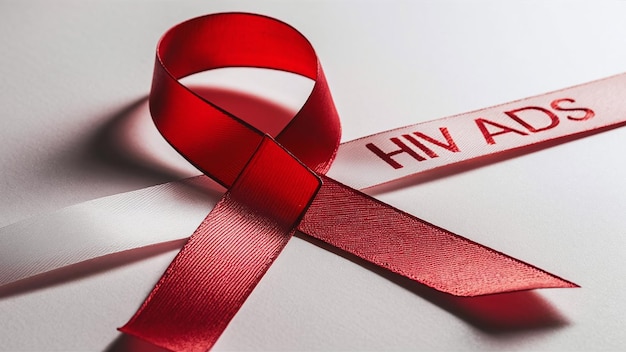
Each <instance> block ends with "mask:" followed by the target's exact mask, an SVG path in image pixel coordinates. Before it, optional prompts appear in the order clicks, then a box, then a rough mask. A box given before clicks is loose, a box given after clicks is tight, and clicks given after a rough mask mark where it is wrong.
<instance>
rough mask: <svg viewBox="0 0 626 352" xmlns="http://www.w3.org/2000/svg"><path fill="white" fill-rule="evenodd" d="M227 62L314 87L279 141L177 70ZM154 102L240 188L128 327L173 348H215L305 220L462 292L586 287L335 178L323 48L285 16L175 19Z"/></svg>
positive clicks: (170, 130)
mask: <svg viewBox="0 0 626 352" xmlns="http://www.w3.org/2000/svg"><path fill="white" fill-rule="evenodd" d="M220 67H261V68H270V69H276V70H282V71H287V72H292V73H296V74H299V75H302V76H305V77H308V78H310V79H313V80H314V81H315V85H314V87H313V90H312V92H311V95H310V96H309V98H308V100H307V101H306V103H305V104H304V106H303V107H302V109H301V110H300V111H299V112H298V114H296V116H295V117H294V118H293V119H292V121H291V122H290V123H289V125H288V126H287V127H286V128H285V129H284V130H283V131H282V132H281V133H280V134H279V135H278V136H277V137H276V141H274V140H272V139H271V138H270V137H268V136H264V134H263V132H262V131H259V130H257V129H256V128H255V127H253V126H250V125H249V124H247V123H245V122H244V121H242V120H240V119H238V118H237V117H236V116H233V115H231V114H229V113H228V112H226V111H224V110H222V109H221V108H219V107H218V106H216V105H214V104H213V103H211V102H210V101H206V100H204V99H203V98H201V97H200V96H198V95H197V94H195V93H194V92H193V91H191V90H189V89H187V88H186V87H185V86H183V85H182V84H181V83H180V82H179V79H181V78H182V77H185V76H187V75H190V74H194V73H197V72H201V71H205V70H209V69H215V68H220ZM150 109H151V113H152V116H153V118H154V121H155V124H156V126H157V128H158V129H159V131H160V132H161V133H162V134H163V136H164V137H165V138H166V139H167V140H168V142H169V143H170V144H171V145H172V146H173V147H174V148H175V149H176V150H178V151H179V152H180V153H181V154H182V155H183V156H184V157H185V158H186V159H187V160H189V161H190V162H191V163H192V164H194V165H195V166H196V167H197V168H198V169H200V170H201V171H202V172H204V173H205V174H206V175H208V176H209V177H211V178H213V179H214V180H216V181H217V182H219V183H221V184H222V185H224V186H226V187H228V189H229V190H228V192H227V193H226V194H225V195H224V198H223V199H222V200H221V201H220V202H219V203H218V205H217V206H216V207H215V208H214V209H213V210H212V211H211V213H210V214H209V215H208V216H207V218H206V219H205V221H204V222H203V223H202V224H201V225H200V227H199V228H198V229H197V230H196V231H195V232H194V234H193V235H192V236H191V237H190V239H189V241H188V243H187V244H186V245H185V247H184V248H183V249H182V250H181V252H180V253H179V254H178V256H177V257H176V258H175V259H174V261H173V262H172V264H171V265H170V267H169V268H168V269H167V271H166V272H165V274H164V275H163V277H162V278H161V280H160V281H159V283H158V284H157V285H156V287H155V288H154V290H153V291H152V293H150V295H149V296H148V298H147V299H146V301H145V302H144V304H143V305H142V306H141V308H140V309H139V310H138V311H137V313H136V314H135V316H134V317H133V318H132V319H131V320H130V321H129V322H128V323H127V324H126V325H125V326H124V327H122V328H120V330H121V331H123V332H126V333H129V334H133V335H136V336H138V337H140V338H143V339H145V340H147V341H150V342H152V343H154V344H157V345H160V346H163V347H166V348H169V349H173V350H185V351H187V350H189V351H195V350H198V351H200V350H207V349H209V348H210V347H211V346H212V345H213V343H214V342H215V341H216V340H217V338H218V337H219V335H220V334H221V332H222V331H223V330H224V329H225V327H226V325H227V324H228V322H229V321H230V320H231V319H232V317H233V316H234V314H235V313H236V312H237V310H238V309H239V307H240V306H241V305H242V304H243V302H244V301H245V299H246V298H247V296H248V295H249V293H250V292H251V291H252V289H253V288H254V286H255V285H256V284H257V283H258V281H259V280H260V279H261V277H262V276H263V274H264V273H265V271H266V270H267V268H268V267H269V265H271V263H272V262H273V261H274V259H275V258H276V256H277V255H278V253H279V252H280V250H281V249H282V248H283V247H284V246H285V244H286V243H287V241H288V240H289V238H290V237H291V235H292V234H293V232H294V230H295V229H296V227H297V229H298V230H300V231H302V232H304V233H306V234H309V235H311V236H313V237H315V238H317V239H320V240H322V241H324V242H326V243H328V244H330V245H332V246H335V247H337V248H339V249H341V250H344V251H346V252H349V253H351V254H353V255H356V256H358V257H360V258H363V259H365V260H367V261H369V262H371V263H374V264H376V265H378V266H380V267H383V268H386V269H388V270H391V271H393V272H395V273H398V274H401V275H404V276H406V277H408V278H411V279H413V280H415V281H418V282H420V283H423V284H425V285H428V286H430V287H432V288H435V289H437V290H440V291H443V292H447V293H451V294H454V295H463V296H473V295H481V294H489V293H497V292H506V291H514V290H523V289H532V288H540V287H575V286H576V285H575V284H573V283H570V282H568V281H565V280H563V279H561V278H558V277H556V276H554V275H552V274H549V273H547V272H545V271H543V270H540V269H538V268H535V267H533V266H531V265H528V264H526V263H523V262H521V261H518V260H516V259H514V258H511V257H508V256H506V255H504V254H502V253H499V252H497V251H494V250H492V249H489V248H487V247H484V246H482V245H479V244H477V243H474V242H472V241H470V240H468V239H465V238H463V237H460V236H458V235H455V234H452V233H450V232H448V231H446V230H443V229H441V228H439V227H437V226H434V225H432V224H429V223H427V222H425V221H423V220H420V219H418V218H416V217H414V216H412V215H410V214H406V213H404V212H402V211H400V210H398V209H395V208H393V207H391V206H389V205H387V204H384V203H382V202H380V201H377V200H375V199H373V198H371V197H369V196H367V195H365V194H363V193H361V192H359V191H357V190H354V189H351V188H350V187H348V186H345V185H343V184H341V183H339V182H337V181H334V180H332V179H330V178H328V177H326V176H324V174H325V173H326V171H327V170H328V168H329V167H330V165H331V163H332V160H333V157H334V155H335V152H336V150H337V146H338V145H339V140H340V127H339V118H338V116H337V112H336V110H335V107H334V105H333V102H332V98H331V96H330V91H329V89H328V86H327V84H326V80H325V78H324V74H323V72H322V69H321V66H320V64H319V61H318V59H317V56H316V55H315V52H314V51H313V48H312V46H311V45H310V43H309V42H308V41H307V40H306V39H305V38H304V37H303V36H302V35H301V34H300V33H298V32H297V31H296V30H295V29H293V28H292V27H290V26H288V25H286V24H284V23H282V22H280V21H277V20H275V19H271V18H268V17H264V16H260V15H253V14H243V13H230V14H217V15H209V16H205V17H200V18H196V19H192V20H190V21H187V22H184V23H182V24H179V25H178V26H176V27H174V28H172V29H171V30H170V31H168V32H167V33H166V34H165V35H164V37H163V38H162V40H161V42H160V43H159V46H158V49H157V61H156V65H155V72H154V80H153V86H152V92H151V94H150ZM261 118H271V116H267V117H261ZM304 165H306V166H304ZM307 167H308V168H307ZM311 170H312V171H311ZM316 174H317V176H316ZM317 177H321V179H322V180H323V183H322V185H321V188H320V189H319V192H318V187H319V185H320V183H319V182H320V181H319V179H318V178H317ZM309 205H310V207H309ZM307 208H308V211H307ZM302 217H303V218H302ZM300 218H302V221H300Z"/></svg>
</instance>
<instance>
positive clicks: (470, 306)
mask: <svg viewBox="0 0 626 352" xmlns="http://www.w3.org/2000/svg"><path fill="white" fill-rule="evenodd" d="M222 11H247V12H258V13H262V14H266V15H270V16H273V17H276V18H279V19H281V20H283V21H285V22H287V23H290V24H291V25H293V26H294V27H296V28H298V29H299V30H300V31H301V32H302V33H304V34H305V35H306V36H307V37H308V38H309V40H310V41H311V42H312V43H313V45H314V47H315V49H316V50H317V53H318V55H319V57H320V60H321V62H322V65H323V67H324V69H325V72H326V76H327V78H328V81H329V84H330V86H331V90H332V92H333V96H334V99H335V101H336V104H337V108H338V110H339V113H340V115H341V118H342V124H343V130H344V132H343V140H349V139H353V138H357V137H360V136H364V135H367V134H371V133H374V132H378V131H381V130H386V129H390V128H394V127H399V126H403V125H407V124H413V123H416V122H420V121H427V120H431V119H435V118H438V117H443V116H447V115H451V114H456V113H461V112H465V111H468V110H474V109H478V108H482V107H486V106H490V105H495V104H498V103H504V102H507V101H510V100H514V99H519V98H524V97H527V96H530V95H535V94H540V93H543V92H547V91H550V90H554V89H558V88H563V87H566V86H570V85H574V84H578V83H584V82H586V81H590V80H594V79H599V78H603V77H606V76H609V75H613V74H617V73H621V72H625V71H626V49H624V48H625V45H624V38H626V21H624V18H625V16H626V2H623V1H620V2H612V1H602V2H599V1H595V2H591V1H588V2H571V1H567V2H546V1H532V2H527V1H526V2H499V1H491V2H486V1H481V2H466V1H463V2H451V1H445V2H441V1H437V2H435V1H432V2H415V1H384V2H383V1H377V2H373V1H369V2H364V1H336V0H334V1H303V2H295V1H264V2H258V1H249V2H247V1H236V2H233V1H228V2H227V1H212V2H208V1H134V2H130V1H87V2H84V1H56V2H50V1H0V33H1V35H0V50H1V51H0V79H1V81H0V82H1V83H0V119H1V121H2V122H1V124H0V143H1V144H0V170H1V171H0V195H1V197H0V225H2V226H4V225H8V224H10V223H13V222H16V221H19V220H21V219H25V218H28V217H31V216H36V215H37V214H41V213H46V212H49V211H52V210H55V209H59V208H62V207H64V206H68V205H72V204H76V203H80V202H82V201H86V200H90V199H95V198H99V197H102V196H106V195H112V194H116V193H120V192H125V191H130V190H135V189H139V188H142V187H146V186H150V185H154V184H157V183H162V182H166V181H170V180H175V179H179V178H182V177H184V176H188V175H190V174H193V172H192V171H190V170H189V169H188V168H185V167H184V166H182V165H180V166H178V165H179V164H176V163H177V162H175V161H172V165H168V164H167V163H166V162H163V159H161V158H160V154H157V155H154V154H155V153H154V152H150V151H149V150H146V149H145V148H143V144H142V143H141V142H142V138H143V136H146V135H149V134H150V133H153V132H154V131H152V130H151V128H152V127H151V125H150V124H149V123H144V122H145V121H147V115H146V111H145V105H143V100H142V99H145V97H146V95H147V93H148V91H149V86H150V80H151V73H152V65H153V57H154V48H155V45H156V42H157V40H158V38H159V37H160V35H161V34H162V33H163V32H164V31H165V30H167V29H168V28H169V27H171V26H172V25H174V24H176V23H178V22H181V21H183V20H185V19H188V18H191V17H196V16H199V15H203V14H207V13H212V12H222ZM624 89H625V91H626V87H624ZM620 94H622V93H620ZM624 95H625V98H626V93H624ZM130 115H133V116H137V115H141V116H143V117H145V121H144V120H142V118H138V120H137V119H135V120H132V121H131V122H129V119H130V118H129V117H128V116H130ZM129 125H132V126H131V127H133V128H134V129H135V131H138V132H137V133H138V136H139V137H137V138H135V137H133V136H125V137H124V138H122V137H120V138H119V139H120V140H125V141H126V142H125V143H121V142H120V143H117V142H116V141H117V139H116V136H120V135H123V134H124V130H125V128H126V127H128V126H129ZM129 128H130V127H129ZM140 137H141V138H140ZM625 137H626V129H624V128H619V129H614V130H611V131H608V132H604V133H601V134H597V135H593V136H590V137H587V138H584V139H580V140H576V141H573V142H570V143H567V144H562V145H559V146H555V147H552V148H549V149H544V150H541V151H537V152H534V153H531V154H526V155H520V156H518V157H515V158H512V159H508V160H504V161H500V162H498V163H494V164H489V165H483V166H481V167H476V168H472V169H468V170H466V171H465V172H460V173H455V174H449V175H444V176H442V177H440V178H436V179H432V180H428V181H427V182H422V183H420V184H413V185H405V187H403V188H398V189H395V190H392V191H387V192H384V193H383V192H379V193H378V194H377V195H376V196H377V197H380V198H381V199H382V200H384V201H386V202H389V203H391V204H394V205H396V206H398V207H400V208H402V209H404V210H406V211H408V212H410V213H413V214H415V215H417V216H419V217H422V218H424V219H426V220H429V221H431V222H433V223H435V224H437V225H440V226H442V227H445V228H447V229H449V230H452V231H454V232H456V233H458V234H461V235H463V236H465V237H468V238H471V239H472V240H475V241H477V242H480V243H483V244H485V245H488V246H491V247H493V248H496V249H498V250H500V251H503V252H505V253H507V254H510V255H512V256H514V257H517V258H520V259H522V260H524V261H527V262H530V263H533V264H535V265H537V266H539V267H541V268H543V269H546V270H548V271H550V272H552V273H555V274H557V275H560V276H563V277H565V278H567V279H569V280H572V281H574V282H576V283H578V284H579V285H581V286H582V288H580V289H559V290H539V291H536V292H532V293H518V294H512V295H500V296H495V297H486V298H480V299H475V300H469V301H468V300H451V299H448V298H447V297H442V296H441V295H437V294H433V293H432V292H430V291H428V290H423V289H419V288H415V287H413V286H411V285H406V284H402V283H398V282H394V281H393V280H388V279H386V278H384V277H382V276H381V275H378V274H376V273H374V272H372V271H369V270H367V269H366V268H363V267H361V266H359V265H357V264H355V263H353V262H351V261H348V260H346V259H344V258H342V257H340V256H337V255H335V254H333V253H330V252H327V251H325V250H323V249H321V248H319V247H316V246H315V245H313V244H310V243H308V242H306V241H304V240H302V239H300V238H295V239H294V240H292V241H291V242H290V243H289V245H288V246H287V248H286V249H285V251H284V252H283V253H282V254H281V256H280V257H279V259H278V260H277V261H276V263H275V264H274V265H273V266H272V268H271V269H270V270H269V272H268V274H267V275H266V276H265V277H264V279H263V280H262V282H261V283H260V284H259V286H258V287H257V288H256V289H255V291H254V292H253V294H252V295H251V297H250V298H249V300H248V301H247V302H246V304H245V305H244V307H243V308H242V310H241V311H240V312H239V313H238V314H237V316H236V317H235V319H234V320H233V321H232V323H231V324H230V326H229V327H228V329H227V330H226V332H225V333H224V334H223V335H222V337H221V338H220V340H219V341H218V344H217V345H216V347H215V349H216V350H243V349H260V350H276V349H287V350H320V349H323V350H326V349H333V350H337V349H341V350H353V349H358V350H362V349H368V350H389V349H395V350H459V349H463V350H618V349H623V348H624V346H625V344H626V337H625V335H624V333H623V331H624V329H625V328H626V323H625V322H624V321H625V320H624V317H625V316H626V303H624V297H625V293H624V292H626V282H625V280H624V279H623V278H624V276H625V275H626V266H625V265H624V259H623V258H624V257H625V256H626V217H625V216H624V215H623V214H624V212H625V211H626V187H624V185H623V183H624V180H625V179H626V162H624V157H623V151H624V150H625V146H626V138H625ZM125 148H126V149H129V150H132V151H133V153H130V152H129V153H127V150H126V149H125ZM127 154H133V155H134V156H128V155H127ZM168 158H169V157H168ZM146 160H148V161H146ZM85 230H86V231H89V229H85ZM50 231H54V228H51V229H50ZM175 253H176V250H175V249H173V250H172V249H170V250H166V251H165V250H162V249H161V250H160V251H159V250H157V251H152V252H149V253H141V255H138V256H136V257H133V258H126V259H124V260H121V261H119V262H116V263H112V264H111V263H109V265H106V266H105V267H104V268H105V269H103V270H93V269H94V268H91V270H86V271H83V272H82V273H80V275H78V274H77V275H75V276H73V277H65V278H63V279H58V280H50V279H46V278H45V277H44V278H41V280H43V281H41V283H40V284H31V285H29V286H28V287H27V288H25V289H19V290H9V291H7V290H4V291H0V350H7V351H13V350H80V351H82V350H95V351H97V350H125V349H132V348H140V349H144V350H145V349H147V348H148V346H146V345H141V344H140V343H139V342H137V341H135V340H133V339H129V338H127V337H122V336H121V335H120V334H119V333H118V332H117V331H116V330H115V329H116V327H119V326H121V325H123V324H124V323H125V322H126V321H127V319H128V318H130V316H131V315H132V314H133V313H134V311H135V310H136V308H137V307H138V305H139V304H140V303H141V302H142V300H143V298H144V297H145V295H146V294H147V293H148V292H149V291H150V289H151V288H152V286H153V284H154V283H155V282H156V280H157V279H158V278H159V276H160V274H161V273H162V272H163V270H164V269H165V268H166V267H167V264H168V263H169V261H170V260H171V259H172V258H173V256H174V255H175ZM46 280H48V281H46ZM486 316H490V317H492V318H489V319H488V318H487V317H486ZM494 319H495V320H494ZM133 346H134V347H133Z"/></svg>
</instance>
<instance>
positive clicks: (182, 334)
mask: <svg viewBox="0 0 626 352" xmlns="http://www.w3.org/2000/svg"><path fill="white" fill-rule="evenodd" d="M320 183H321V181H320V180H319V178H318V177H317V176H316V175H315V174H314V173H313V172H312V171H310V170H309V169H308V168H306V167H305V166H303V165H302V164H300V163H299V161H298V160H297V159H295V158H293V157H292V156H291V155H290V154H288V153H287V152H286V151H285V150H283V149H282V148H281V147H280V146H279V145H278V144H276V143H275V142H274V141H273V140H271V139H270V138H264V139H263V142H262V143H261V144H260V146H259V148H258V149H257V152H256V153H255V154H254V156H253V158H252V159H251V160H250V162H249V163H248V165H247V166H246V168H245V169H244V171H243V172H242V173H241V174H240V176H239V177H238V178H237V180H236V181H235V183H234V185H233V186H232V187H231V188H230V189H229V191H228V192H227V193H226V194H225V195H224V197H223V198H222V199H221V200H220V202H219V203H218V204H217V205H216V206H215V208H214V209H213V211H211V212H210V213H209V215H207V217H206V219H205V220H204V221H203V222H202V223H201V224H200V226H199V227H198V229H197V230H196V231H195V232H194V233H193V235H192V236H191V237H190V238H189V241H188V242H187V243H186V244H185V246H184V247H183V249H182V250H181V251H180V252H179V254H178V255H177V256H176V258H174V260H173V261H172V263H171V264H170V266H169V267H168V269H167V270H166V272H165V273H164V274H163V276H162V277H161V279H160V280H159V282H158V284H157V285H156V286H155V288H154V289H153V290H152V292H151V293H150V295H149V296H148V298H147V299H146V300H145V302H144V303H143V304H142V306H141V308H140V309H139V310H138V311H137V313H135V315H134V316H133V317H132V318H131V320H130V321H129V322H128V323H127V324H126V325H124V326H123V327H121V328H120V329H119V330H120V331H122V332H124V333H127V334H131V335H134V336H136V337H138V338H141V339H143V340H146V341H148V342H150V343H153V344H155V345H158V346H161V347H165V348H168V349H170V350H174V351H206V350H208V349H210V348H211V346H213V344H214V343H215V341H217V339H218V338H219V336H220V335H221V333H222V332H223V331H224V329H225V328H226V326H227V325H228V323H229V322H230V321H231V319H232V318H233V317H234V316H235V314H236V313H237V311H238V310H239V308H240V307H241V306H242V305H243V303H244V301H245V300H246V298H247V297H248V296H249V295H250V293H251V292H252V290H253V289H254V287H255V286H256V285H257V283H258V282H259V281H260V280H261V278H262V277H263V275H264V274H265V272H266V271H267V269H268V268H269V266H270V265H271V264H272V263H273V262H274V260H275V259H276V257H277V256H278V254H279V253H280V252H281V250H282V249H283V248H284V247H285V245H286V244H287V242H288V241H289V239H290V238H291V236H292V235H293V233H294V232H295V226H296V225H297V223H298V222H299V221H300V218H301V216H302V214H303V213H304V212H305V211H306V209H307V207H308V205H309V204H310V202H311V200H312V198H313V197H314V196H315V194H316V192H317V190H318V189H319V186H320Z"/></svg>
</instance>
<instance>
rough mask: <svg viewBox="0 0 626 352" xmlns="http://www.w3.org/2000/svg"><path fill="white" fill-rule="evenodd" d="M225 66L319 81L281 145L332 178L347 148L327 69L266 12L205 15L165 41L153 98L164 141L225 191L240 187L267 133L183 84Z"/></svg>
mask: <svg viewBox="0 0 626 352" xmlns="http://www.w3.org/2000/svg"><path fill="white" fill-rule="evenodd" d="M223 67H259V68H268V69H275V70H281V71H285V72H291V73H294V74H298V75H301V76H304V77H307V78H310V79H312V80H314V81H315V84H314V86H313V90H312V91H311V94H310V95H309V98H308V99H307V101H306V102H305V104H304V106H303V107H302V109H301V110H300V111H299V112H298V113H297V114H296V116H294V117H293V119H292V120H291V122H290V123H289V124H288V125H287V127H286V128H285V129H284V130H283V131H282V132H281V133H279V134H278V136H277V137H276V140H277V141H278V142H279V143H280V144H281V145H283V146H284V147H285V148H286V149H287V150H289V152H290V153H292V154H294V155H295V156H296V157H297V158H298V159H299V160H300V161H302V162H303V163H304V164H305V165H307V166H308V167H310V168H311V169H313V170H315V171H316V172H320V173H325V172H326V171H327V170H328V168H329V167H330V164H331V162H332V160H333V158H334V155H335V153H336V151H337V147H338V146H339V142H340V138H341V128H340V124H339V116H338V115H337V111H336V109H335V106H334V103H333V101H332V98H331V96H330V91H329V89H328V86H327V83H326V78H325V77H324V73H323V71H322V68H321V65H320V63H319V61H318V59H317V56H316V55H315V51H314V50H313V47H312V46H311V44H310V43H309V42H308V41H307V40H306V38H305V37H304V36H302V35H301V34H300V33H299V32H298V31H296V30H295V29H294V28H292V27H291V26H289V25H287V24H285V23H283V22H280V21H277V20H274V19H270V18H268V17H264V16H261V15H253V14H244V13H228V14H216V15H210V16H204V17H199V18H195V19H192V20H189V21H186V22H183V23H181V24H179V25H177V26H175V27H173V28H172V29H170V30H169V31H168V32H167V33H166V34H165V35H164V36H163V38H162V39H161V41H160V42H159V45H158V47H157V57H156V64H155V70H154V78H153V84H152V91H151V93H150V111H151V113H152V117H153V119H154V122H155V124H156V126H157V128H158V129H159V132H161V134H162V135H163V137H165V139H166V140H167V141H168V142H169V143H170V144H171V145H172V146H173V147H174V148H175V149H176V150H177V151H178V152H179V153H180V154H182V155H183V156H184V157H185V158H186V159H187V160H189V162H191V163H192V164H193V165H194V166H196V167H197V168H198V169H199V170H200V171H202V172H203V173H204V174H206V175H207V176H209V177H211V178H213V179H214V180H216V181H217V182H219V183H220V184H222V185H223V186H226V187H228V186H230V185H231V184H232V182H233V181H234V179H235V178H236V177H237V175H239V173H240V172H241V171H242V170H243V167H244V165H245V164H246V163H247V162H248V160H250V158H251V156H252V154H253V153H254V151H255V150H256V147H257V146H258V145H259V143H260V141H261V139H262V138H263V134H264V132H265V131H259V130H257V129H256V128H255V127H254V126H251V125H249V124H247V123H246V122H244V121H243V120H241V119H239V118H237V117H236V116H234V115H232V114H230V113H228V112H227V111H224V110H223V109H221V108H220V107H218V106H216V105H215V104H213V103H212V102H210V101H207V100H205V99H203V98H201V97H200V96H199V95H196V94H195V93H194V92H193V91H192V90H190V89H189V88H187V87H185V86H184V85H183V84H182V83H180V82H179V79H181V78H183V77H185V76H188V75H191V74H194V73H198V72H201V71H206V70H210V69H216V68H223ZM261 118H272V117H271V116H263V117H261Z"/></svg>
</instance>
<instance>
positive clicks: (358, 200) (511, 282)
mask: <svg viewBox="0 0 626 352" xmlns="http://www.w3.org/2000/svg"><path fill="white" fill-rule="evenodd" d="M322 179H323V181H324V184H323V186H322V188H321V189H320V191H319V193H318V195H317V197H316V198H315V200H314V201H313V203H312V204H311V207H310V208H309V210H308V211H307V213H306V215H305V216H304V218H303V219H302V222H301V223H300V225H299V227H298V230H300V231H302V232H304V233H306V234H308V235H310V236H312V237H314V238H317V239H319V240H322V241H324V242H326V243H328V244H331V245H333V246H335V247H337V248H339V249H341V250H343V251H346V252H348V253H351V254H354V255H356V256H358V257H360V258H362V259H365V260H367V261H369V262H371V263H373V264H376V265H378V266H380V267H383V268H386V269H388V270H390V271H392V272H394V273H397V274H400V275H402V276H405V277H408V278H410V279H412V280H414V281H417V282H420V283H422V284H424V285H426V286H429V287H431V288H434V289H436V290H439V291H442V292H445V293H449V294H452V295H455V296H478V295H486V294H493V293H501V292H509V291H519V290H528V289H535V288H553V287H578V285H576V284H574V283H572V282H569V281H567V280H564V279H562V278H560V277H557V276H555V275H552V274H550V273H548V272H546V271H543V270H541V269H539V268H537V267H534V266H532V265H530V264H527V263H524V262H522V261H520V260H517V259H515V258H512V257H510V256H507V255H506V254H503V253H500V252H498V251H495V250H493V249H491V248H488V247H485V246H483V245H481V244H478V243H475V242H473V241H471V240H468V239H467V238H464V237H461V236H459V235H456V234H454V233H451V232H450V231H447V230H444V229H442V228H440V227H437V226H435V225H433V224H430V223H428V222H426V221H424V220H421V219H418V218H416V217H414V216H412V215H410V214H407V213H405V212H403V211H401V210H398V209H396V208H394V207H392V206H390V205H387V204H385V203H382V202H380V201H378V200H376V199H374V198H372V197H370V196H368V195H366V194H364V193H362V192H359V191H357V190H355V189H352V188H350V187H348V186H345V185H343V184H341V183H339V182H337V181H335V180H333V179H331V178H328V177H326V176H323V177H322Z"/></svg>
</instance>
